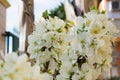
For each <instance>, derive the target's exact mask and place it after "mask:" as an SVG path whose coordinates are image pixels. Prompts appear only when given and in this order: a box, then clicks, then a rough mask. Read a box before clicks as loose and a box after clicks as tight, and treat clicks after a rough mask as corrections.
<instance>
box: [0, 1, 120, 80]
mask: <svg viewBox="0 0 120 80" xmlns="http://www.w3.org/2000/svg"><path fill="white" fill-rule="evenodd" d="M91 6H95V7H96V8H97V9H98V10H99V11H102V10H104V11H106V16H107V17H108V19H109V20H111V21H112V22H113V23H114V24H115V25H116V26H117V28H118V29H119V28H120V0H0V51H3V52H5V53H11V52H13V51H17V52H26V47H27V45H28V44H27V42H26V41H27V36H28V35H29V34H30V32H31V31H32V29H31V26H32V24H31V25H29V24H30V23H34V22H35V21H36V20H38V19H40V18H41V17H42V12H44V11H45V10H48V13H49V15H50V16H51V17H54V16H57V17H59V18H61V19H64V20H74V19H75V18H76V17H77V16H83V15H84V14H85V13H87V12H89V11H90V7H91ZM117 37H118V38H117V40H116V43H115V44H114V45H113V49H114V50H113V55H112V56H113V62H112V65H113V67H112V69H111V70H110V71H109V72H107V73H105V72H104V73H103V74H102V75H101V80H103V79H106V80H107V79H108V78H109V79H110V80H120V78H119V77H120V34H117Z"/></svg>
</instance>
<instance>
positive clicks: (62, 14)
mask: <svg viewBox="0 0 120 80" xmlns="http://www.w3.org/2000/svg"><path fill="white" fill-rule="evenodd" d="M49 16H51V17H52V18H54V17H55V16H57V17H59V18H60V19H63V20H65V19H66V15H65V10H64V4H63V3H61V4H60V5H59V6H58V7H57V8H55V9H54V10H51V11H50V14H49Z"/></svg>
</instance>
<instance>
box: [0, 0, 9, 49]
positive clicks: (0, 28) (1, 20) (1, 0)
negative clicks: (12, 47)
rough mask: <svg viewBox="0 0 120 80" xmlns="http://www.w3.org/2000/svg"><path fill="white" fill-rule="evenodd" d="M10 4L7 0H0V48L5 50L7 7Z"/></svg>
mask: <svg viewBox="0 0 120 80" xmlns="http://www.w3.org/2000/svg"><path fill="white" fill-rule="evenodd" d="M9 6H10V4H9V3H8V1H7V0H0V50H3V51H5V37H4V35H3V34H4V33H5V27H6V9H7V8H8V7H9Z"/></svg>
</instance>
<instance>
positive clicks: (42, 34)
mask: <svg viewBox="0 0 120 80" xmlns="http://www.w3.org/2000/svg"><path fill="white" fill-rule="evenodd" d="M67 32H68V28H67V26H66V23H65V22H64V21H63V20H61V19H59V18H57V17H55V18H49V19H43V20H39V21H38V22H37V23H36V24H35V29H34V31H33V33H32V34H31V35H30V36H29V37H28V43H29V46H28V53H29V54H30V58H31V59H35V61H36V63H37V64H39V65H40V70H41V72H48V73H50V74H54V73H55V71H56V70H58V68H59V66H60V60H59V59H60V56H61V55H62V53H63V52H64V50H65V49H66V46H67V42H65V38H66V33H67Z"/></svg>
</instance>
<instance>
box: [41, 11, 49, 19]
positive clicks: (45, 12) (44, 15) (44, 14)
mask: <svg viewBox="0 0 120 80" xmlns="http://www.w3.org/2000/svg"><path fill="white" fill-rule="evenodd" d="M42 17H44V18H45V19H49V15H48V11H47V10H45V11H44V12H43V13H42Z"/></svg>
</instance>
